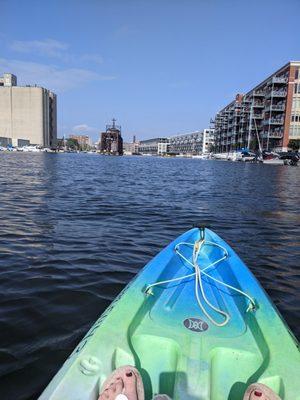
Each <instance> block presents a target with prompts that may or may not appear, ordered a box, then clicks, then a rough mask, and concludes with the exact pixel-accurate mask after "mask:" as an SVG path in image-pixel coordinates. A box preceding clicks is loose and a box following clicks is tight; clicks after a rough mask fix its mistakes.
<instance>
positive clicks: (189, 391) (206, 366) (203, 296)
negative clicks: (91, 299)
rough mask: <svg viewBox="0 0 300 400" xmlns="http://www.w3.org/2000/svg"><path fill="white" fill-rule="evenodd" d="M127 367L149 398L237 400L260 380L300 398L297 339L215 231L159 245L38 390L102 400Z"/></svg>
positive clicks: (290, 399) (63, 398) (69, 399)
mask: <svg viewBox="0 0 300 400" xmlns="http://www.w3.org/2000/svg"><path fill="white" fill-rule="evenodd" d="M124 365H132V366H135V367H136V368H137V369H138V371H139V372H140V374H141V376H142V379H143V383H144V388H145V399H146V400H150V399H152V397H153V396H154V395H155V394H158V393H164V394H167V395H169V396H170V397H171V398H172V399H174V400H239V399H242V398H243V395H244V393H245V391H246V388H247V387H248V386H249V385H250V384H252V383H255V382H260V383H263V384H265V385H267V386H268V387H270V388H271V389H273V390H274V391H275V392H276V393H277V394H278V395H279V396H280V397H281V398H282V399H283V400H300V390H299V389H300V387H299V386H300V385H299V372H300V353H299V348H298V344H297V341H296V339H295V338H294V336H293V334H292V333H291V331H290V330H289V328H288V326H287V325H286V323H285V322H284V320H283V318H282V317H281V316H280V314H279V312H278V311H277V309H276V307H275V306H274V304H272V302H271V300H270V298H269V297H268V295H267V294H266V293H265V291H264V290H263V288H262V287H261V286H260V284H259V283H258V281H257V280H256V279H255V277H254V276H253V275H252V273H251V272H250V271H249V269H248V268H247V267H246V265H245V264H244V263H243V262H242V261H241V259H240V258H239V257H238V256H237V255H236V253H235V252H234V251H233V250H232V249H231V247H230V246H229V245H228V244H227V243H226V242H225V241H224V240H222V239H221V238H220V237H219V236H218V235H217V234H215V233H214V232H213V231H211V230H209V229H207V228H203V227H200V228H193V229H191V230H189V231H187V232H185V233H184V234H183V235H181V236H179V237H178V238H177V239H176V240H175V241H173V242H172V243H171V244H170V245H168V246H167V247H166V248H165V249H163V250H162V251H161V252H160V253H159V254H158V255H157V256H156V257H154V258H153V259H152V260H151V261H150V262H149V263H148V264H147V265H146V266H145V267H144V268H143V269H142V270H141V271H140V272H139V273H138V275H137V276H136V277H135V278H134V280H133V281H132V282H130V283H129V285H128V286H127V287H126V288H125V289H124V290H123V291H122V292H121V293H120V294H119V295H118V297H117V298H116V299H115V300H114V301H113V303H112V304H111V305H110V306H109V307H108V309H107V310H106V311H105V312H104V313H103V314H102V315H101V317H100V318H99V319H98V320H97V321H96V322H95V324H94V325H93V326H92V328H91V329H90V330H89V332H88V333H87V334H86V335H85V337H84V338H83V339H82V340H81V342H80V343H79V344H78V346H77V347H76V348H75V350H74V351H73V353H72V354H71V355H70V356H69V358H68V359H67V360H66V362H65V363H64V364H63V366H62V367H61V369H60V370H59V371H58V373H57V374H56V376H55V377H54V378H53V379H52V381H51V382H50V383H49V385H48V386H47V388H46V389H45V390H44V392H43V393H42V394H41V396H40V399H41V400H46V399H51V400H77V399H78V400H79V399H80V400H85V399H86V400H87V399H89V400H96V399H98V396H99V392H100V388H101V386H102V384H103V382H104V381H105V380H106V379H107V377H108V376H109V375H110V374H111V373H112V372H113V371H114V370H115V369H116V368H119V367H121V366H124Z"/></svg>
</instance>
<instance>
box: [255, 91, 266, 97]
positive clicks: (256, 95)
mask: <svg viewBox="0 0 300 400" xmlns="http://www.w3.org/2000/svg"><path fill="white" fill-rule="evenodd" d="M253 96H255V97H265V92H264V90H255V91H254V92H253Z"/></svg>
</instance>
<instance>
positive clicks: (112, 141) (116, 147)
mask: <svg viewBox="0 0 300 400" xmlns="http://www.w3.org/2000/svg"><path fill="white" fill-rule="evenodd" d="M115 122H116V120H115V119H114V118H113V119H112V125H106V131H105V132H102V133H101V140H100V151H101V152H102V153H103V154H112V155H118V156H121V155H123V139H122V136H121V126H118V125H116V124H115Z"/></svg>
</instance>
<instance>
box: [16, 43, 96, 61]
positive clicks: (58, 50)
mask: <svg viewBox="0 0 300 400" xmlns="http://www.w3.org/2000/svg"><path fill="white" fill-rule="evenodd" d="M9 48H10V49H11V50H13V51H15V52H17V53H22V54H35V55H39V56H43V57H47V58H59V59H60V60H61V61H63V62H66V63H75V62H78V61H82V62H92V63H94V64H102V63H103V57H102V56H100V55H99V54H96V53H86V54H73V53H71V52H68V50H69V48H70V46H69V44H68V43H64V42H61V41H58V40H54V39H44V40H27V41H26V40H14V41H13V42H11V43H10V44H9Z"/></svg>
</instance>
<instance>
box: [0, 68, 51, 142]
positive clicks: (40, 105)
mask: <svg viewBox="0 0 300 400" xmlns="http://www.w3.org/2000/svg"><path fill="white" fill-rule="evenodd" d="M56 139H57V116H56V95H55V94H54V93H52V92H51V91H50V90H47V89H45V88H42V87H38V86H17V77H16V76H15V75H13V74H9V73H5V74H4V75H3V77H0V146H8V145H12V146H24V145H28V144H31V145H38V146H42V147H55V146H56Z"/></svg>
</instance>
